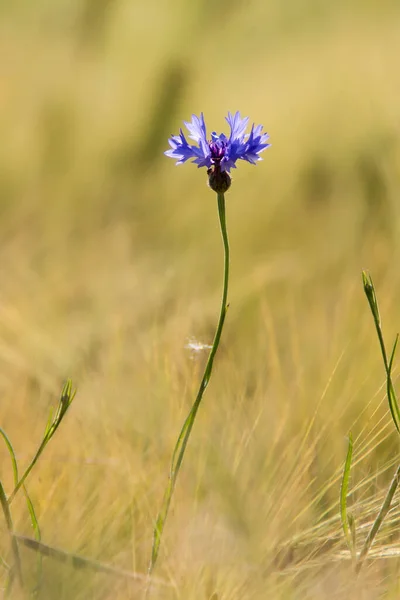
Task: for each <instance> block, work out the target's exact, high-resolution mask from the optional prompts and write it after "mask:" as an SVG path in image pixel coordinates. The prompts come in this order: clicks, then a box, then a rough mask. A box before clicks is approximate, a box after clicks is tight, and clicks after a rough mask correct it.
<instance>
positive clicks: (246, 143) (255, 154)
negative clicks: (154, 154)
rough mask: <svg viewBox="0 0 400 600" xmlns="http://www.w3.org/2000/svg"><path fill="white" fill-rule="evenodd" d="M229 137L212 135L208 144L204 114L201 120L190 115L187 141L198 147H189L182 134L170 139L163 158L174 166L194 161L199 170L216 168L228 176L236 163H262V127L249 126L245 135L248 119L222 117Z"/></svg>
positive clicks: (265, 139)
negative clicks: (174, 163) (171, 159)
mask: <svg viewBox="0 0 400 600" xmlns="http://www.w3.org/2000/svg"><path fill="white" fill-rule="evenodd" d="M225 118H226V120H227V122H228V124H229V127H230V130H231V133H230V136H229V138H228V137H226V135H225V134H224V133H221V134H220V135H217V134H216V133H215V131H213V132H212V134H211V140H207V133H206V125H205V122H204V116H203V113H201V115H200V117H197V116H196V115H192V121H191V123H186V122H185V125H186V128H187V129H188V131H189V134H190V135H189V136H188V137H189V138H190V139H191V140H194V141H195V142H196V143H197V146H194V145H190V144H189V143H188V142H187V140H186V138H185V136H184V133H183V131H182V129H181V130H180V134H179V135H174V136H172V137H171V138H170V139H169V140H168V141H169V145H170V146H171V150H167V151H166V152H165V154H166V155H167V156H170V157H171V158H176V159H177V163H176V164H177V165H179V164H182V163H184V162H186V161H187V160H189V159H191V158H193V159H194V160H193V162H194V163H196V164H197V166H198V167H207V168H208V169H211V168H212V169H213V170H215V168H216V169H217V170H218V171H220V172H224V171H225V172H226V173H229V172H230V170H231V169H234V168H236V161H237V160H239V159H241V160H247V161H248V162H250V163H252V164H255V163H256V161H258V160H261V157H260V156H259V154H260V152H262V151H263V150H265V148H268V146H269V145H270V144H268V143H267V140H268V137H269V136H268V134H267V133H262V125H257V127H255V126H254V124H253V126H252V128H251V131H250V133H246V129H247V125H248V122H249V119H248V117H246V118H244V119H242V118H241V116H240V113H239V112H237V113H236V114H235V115H232V114H231V113H230V112H229V113H228V116H227V117H225Z"/></svg>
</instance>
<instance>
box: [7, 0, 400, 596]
mask: <svg viewBox="0 0 400 600" xmlns="http://www.w3.org/2000/svg"><path fill="white" fill-rule="evenodd" d="M399 56H400V7H399V4H398V2H397V1H395V0H392V1H391V2H390V1H389V0H387V1H382V2H379V3H378V2H372V1H365V0H364V1H361V0H360V1H356V0H353V1H351V2H344V1H342V2H340V1H338V2H326V1H324V0H306V1H303V2H301V1H300V0H290V1H289V0H288V1H286V2H281V1H279V0H273V1H272V0H269V1H268V0H247V1H245V0H242V1H239V0H236V1H235V0H231V1H230V2H228V1H223V0H215V1H213V2H212V1H211V0H190V1H188V0H185V1H183V0H168V1H167V0H146V1H145V2H144V1H142V2H139V1H138V0H108V1H107V0H46V1H45V0H8V1H7V0H3V1H2V2H1V4H0V132H1V136H0V403H1V404H0V405H1V412H0V417H1V422H0V425H1V426H2V427H3V428H4V429H5V430H6V431H7V432H8V434H9V436H10V438H11V439H12V441H13V443H14V446H15V449H16V452H17V456H18V459H19V461H20V467H21V469H22V468H23V467H24V466H26V465H27V464H28V462H29V458H30V457H31V456H32V455H33V453H34V451H35V448H36V447H37V444H38V443H39V441H40V439H41V435H42V434H43V430H44V425H45V422H46V420H47V417H48V411H49V407H50V406H51V405H55V403H56V401H57V394H58V393H59V390H60V388H61V384H62V381H63V380H64V379H65V378H66V377H67V376H71V377H72V378H73V381H74V383H75V384H76V386H77V388H78V393H77V396H76V400H75V401H74V404H73V406H72V408H71V410H70V412H69V414H68V415H67V418H66V420H65V422H64V423H63V424H62V427H61V429H60V430H59V432H57V436H56V438H55V439H54V440H53V442H52V443H51V446H50V447H49V448H48V449H47V450H46V453H45V454H44V455H43V457H42V459H41V461H40V463H39V464H38V466H37V468H36V469H35V471H34V472H33V473H32V475H31V476H30V478H29V480H28V489H29V491H30V493H31V496H32V500H33V502H34V504H35V507H36V510H37V515H38V518H39V522H40V524H41V527H42V536H43V541H45V542H46V543H48V544H51V545H54V546H57V547H61V548H63V549H65V550H67V551H69V552H76V553H79V554H82V555H84V556H88V557H92V558H95V559H97V560H100V561H103V562H107V563H113V564H115V565H118V566H119V567H121V568H125V569H127V570H132V571H138V572H140V573H144V572H145V571H146V567H147V564H148V560H149V555H150V548H151V537H152V524H153V520H154V518H155V516H156V514H157V511H158V509H159V507H160V501H161V498H162V495H163V490H164V487H165V484H166V482H167V474H168V467H169V460H170V456H171V453H172V449H173V446H174V443H175V440H176V436H177V434H178V432H179V429H180V426H181V424H182V422H183V419H184V417H185V415H186V413H187V412H188V410H189V407H190V405H191V402H192V400H193V398H194V395H195V393H196V389H197V385H198V382H199V379H200V376H201V368H202V366H203V365H204V360H205V354H204V352H200V353H197V354H196V355H192V354H191V352H190V350H188V349H187V348H185V346H186V345H187V343H188V340H189V339H191V338H193V339H195V340H197V341H200V342H203V343H211V340H212V336H213V331H214V328H215V324H216V318H217V314H218V306H219V299H220V289H221V276H222V258H223V257H222V247H221V240H220V234H219V230H218V220H217V208H216V201H215V197H214V194H213V192H211V191H210V190H209V188H208V187H207V186H206V173H205V170H204V169H203V170H198V169H196V167H195V166H193V165H190V164H186V165H184V166H180V167H175V166H174V163H173V161H172V160H170V159H167V158H166V157H165V156H164V155H163V151H164V150H165V149H166V148H167V138H168V136H169V135H171V134H172V133H177V132H178V130H179V128H180V127H181V125H182V121H183V120H188V119H190V115H191V114H192V113H195V114H199V113H200V112H201V111H203V112H204V114H205V118H206V122H207V125H208V131H212V130H214V129H215V130H217V131H218V132H220V131H225V132H226V131H227V125H226V123H225V121H224V116H225V115H226V114H227V112H228V110H230V111H236V110H240V111H241V113H242V115H244V116H247V115H248V116H250V120H251V121H254V122H255V123H256V124H258V123H262V124H263V125H264V127H265V129H266V131H268V133H269V134H270V138H271V144H272V146H271V148H269V149H268V150H267V151H265V152H264V154H263V158H264V160H263V162H260V163H259V164H258V165H257V167H256V168H255V167H253V166H251V165H249V164H247V163H241V164H239V167H240V168H238V169H237V171H234V172H233V176H234V180H233V184H232V188H231V190H230V191H229V193H228V195H227V219H228V228H229V233H230V240H231V253H232V255H231V259H232V268H231V287H230V309H229V313H228V318H227V321H226V326H225V330H224V333H223V339H222V344H221V348H220V352H219V355H218V358H217V361H216V365H215V371H214V375H213V379H212V381H211V384H210V387H209V389H208V391H207V394H206V396H205V399H204V404H203V405H202V407H201V410H200V413H199V417H198V420H197V422H196V425H195V428H194V431H193V435H192V439H191V440H190V444H189V447H188V451H187V454H186V457H185V460H184V465H183V469H182V472H181V476H180V479H179V482H178V486H177V489H176V495H175V497H174V501H173V505H172V509H171V513H170V517H169V521H168V523H167V526H166V530H165V537H164V540H163V544H162V548H161V553H160V559H159V564H158V567H157V575H158V576H159V577H161V578H163V579H164V580H165V581H166V582H167V583H168V584H169V587H165V586H160V587H158V586H156V587H155V588H153V592H152V597H153V598H160V599H164V598H165V599H170V598H179V599H181V600H192V599H193V600H201V599H205V600H210V598H213V600H217V599H218V600H248V599H249V600H250V599H251V600H263V599H273V600H275V599H277V600H280V599H282V600H286V599H289V600H290V599H293V600H297V598H302V599H305V598H307V599H310V600H313V599H314V598H315V599H317V598H318V599H319V598H322V599H325V598H326V599H328V598H329V599H331V598H338V599H347V598H360V599H361V598H362V599H366V600H370V599H371V600H372V599H375V598H393V599H395V598H397V597H398V594H399V593H400V591H399V585H398V583H397V580H398V574H399V563H398V559H397V558H396V557H391V558H383V557H382V555H383V554H384V553H386V554H388V552H389V551H392V553H394V554H395V550H396V548H397V545H398V542H399V536H398V525H399V523H398V520H397V512H396V502H395V509H394V511H393V512H392V513H391V515H390V518H389V524H388V525H387V526H386V527H385V528H384V529H383V531H382V534H381V536H380V538H379V539H378V541H377V543H376V544H375V546H374V548H373V550H374V553H373V554H374V555H375V559H374V560H373V561H369V562H368V563H367V564H366V567H365V569H364V571H363V573H362V576H361V578H360V579H359V580H358V582H357V583H355V581H354V578H353V576H352V574H351V567H350V563H349V561H348V560H347V557H346V555H343V554H341V552H343V551H344V550H345V545H344V543H343V540H342V536H341V530H340V521H339V510H338V496H339V486H340V470H341V468H342V465H343V461H344V458H345V454H346V447H347V446H346V436H347V433H348V431H349V429H350V428H352V430H353V434H354V437H355V456H356V458H357V459H360V460H359V462H357V464H355V466H354V470H353V477H352V481H351V486H352V489H355V488H357V486H359V487H358V488H357V489H356V491H355V493H354V494H353V496H352V498H351V503H352V504H353V508H352V510H353V513H354V515H355V517H356V522H357V530H358V547H361V544H362V542H363V539H364V537H365V535H366V532H367V525H368V523H370V522H371V519H373V518H374V516H375V514H376V511H377V507H378V506H379V500H380V499H381V498H382V495H383V494H384V491H385V488H386V486H387V484H388V482H389V480H390V477H391V475H392V472H393V471H394V468H395V464H396V460H397V457H398V450H399V445H398V442H397V440H396V437H395V435H394V432H393V429H394V427H393V425H392V424H391V422H390V418H389V416H388V410H387V405H386V400H385V397H384V396H385V395H384V371H383V365H382V363H381V359H380V356H379V348H378V344H377V340H376V336H375V332H374V329H373V322H372V318H371V315H370V313H369V310H368V306H367V303H366V300H365V298H364V296H363V291H362V285H361V276H360V273H361V270H362V269H369V270H370V271H371V273H372V275H373V278H374V281H375V283H376V285H377V292H378V298H379V300H380V303H381V310H382V316H383V319H384V327H385V332H386V335H387V339H388V343H391V341H392V339H394V335H395V333H396V331H397V330H399V329H400V308H399V306H400V305H399V299H400V278H399V257H400V247H399V242H398V237H399V231H400V228H399V226H400V204H399V179H400V71H399ZM0 461H1V462H0V465H1V479H2V481H3V483H4V484H5V486H6V489H7V490H8V491H10V490H11V488H12V471H11V467H10V465H9V460H8V455H7V452H6V450H5V448H2V449H1V450H0ZM12 507H13V516H14V521H15V528H16V530H17V531H18V532H19V533H24V534H26V535H32V530H31V526H30V524H29V518H28V516H27V511H26V507H25V505H24V501H23V499H22V498H17V500H16V501H15V502H14V503H13V505H12ZM0 531H1V540H2V541H1V547H2V555H3V556H4V557H5V558H6V559H7V560H11V556H10V555H9V551H8V538H7V535H6V529H5V525H4V523H2V524H1V530H0ZM22 558H23V561H24V567H25V569H26V572H27V578H28V579H29V577H30V575H29V573H30V571H31V569H30V567H32V569H33V567H34V557H33V556H32V555H31V554H29V553H28V551H22ZM15 593H17V592H16V591H15ZM213 594H214V596H213ZM39 597H40V598H41V599H46V600H47V599H48V598H49V599H53V598H57V600H64V599H68V600H69V599H70V598H73V599H74V600H75V599H85V600H86V599H87V598H95V599H96V600H97V599H100V600H103V599H104V600H108V599H111V598H112V599H113V600H119V599H121V600H122V599H126V598H140V597H141V591H140V588H139V587H137V586H133V585H131V584H127V583H126V582H121V581H119V580H115V579H111V578H108V577H105V576H101V575H97V576H94V577H93V576H92V575H88V574H87V573H86V572H83V571H78V572H76V571H75V570H73V569H72V568H71V567H70V566H68V565H61V566H60V565H56V564H54V563H53V562H51V561H50V560H49V559H45V562H44V572H43V586H42V591H41V592H40V594H39Z"/></svg>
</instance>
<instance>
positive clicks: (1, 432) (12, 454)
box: [0, 427, 18, 485]
mask: <svg viewBox="0 0 400 600" xmlns="http://www.w3.org/2000/svg"><path fill="white" fill-rule="evenodd" d="M0 435H1V436H2V438H3V440H4V441H5V443H6V446H7V450H8V452H9V454H10V458H11V463H12V469H13V475H14V485H17V483H18V463H17V458H16V456H15V452H14V448H13V446H12V444H11V441H10V438H9V437H8V435H7V434H6V432H5V431H4V429H2V428H1V427H0Z"/></svg>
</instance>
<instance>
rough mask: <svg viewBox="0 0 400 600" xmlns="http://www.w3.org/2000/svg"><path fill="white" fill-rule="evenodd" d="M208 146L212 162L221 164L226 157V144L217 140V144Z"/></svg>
mask: <svg viewBox="0 0 400 600" xmlns="http://www.w3.org/2000/svg"><path fill="white" fill-rule="evenodd" d="M208 146H209V148H210V152H211V162H213V163H214V164H219V163H220V162H221V160H222V159H223V157H224V156H225V152H226V143H225V142H224V141H222V140H217V141H215V142H210V143H209V144H208Z"/></svg>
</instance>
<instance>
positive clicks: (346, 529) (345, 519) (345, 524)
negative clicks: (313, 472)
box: [340, 432, 355, 557]
mask: <svg viewBox="0 0 400 600" xmlns="http://www.w3.org/2000/svg"><path fill="white" fill-rule="evenodd" d="M352 456H353V436H352V434H351V432H350V433H349V443H348V447H347V455H346V461H345V463H344V468H343V477H342V484H341V486H340V517H341V520H342V528H343V533H344V537H345V539H346V543H347V545H348V547H349V550H350V553H351V555H352V556H353V557H354V551H355V548H354V544H353V536H352V534H351V526H349V524H350V522H351V521H352V522H354V520H353V519H352V518H349V515H348V514H347V495H348V492H349V481H350V469H351V459H352Z"/></svg>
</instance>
